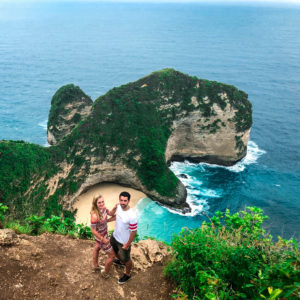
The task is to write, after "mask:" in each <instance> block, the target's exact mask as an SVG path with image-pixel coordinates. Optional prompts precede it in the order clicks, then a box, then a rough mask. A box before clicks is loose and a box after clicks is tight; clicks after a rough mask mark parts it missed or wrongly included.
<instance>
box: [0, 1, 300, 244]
mask: <svg viewBox="0 0 300 300" xmlns="http://www.w3.org/2000/svg"><path fill="white" fill-rule="evenodd" d="M165 67H172V68H175V69H178V70H180V71H182V72H185V73H188V74H190V75H195V76H198V77H199V78H206V79H210V80H217V81H221V82H225V83H228V84H233V85H235V86H237V87H238V88H240V89H242V90H244V91H246V92H247V93H248V94H249V99H250V101H251V102H252V104H253V119H254V124H253V128H252V132H251V143H250V146H249V154H248V156H247V157H246V159H245V161H243V162H241V163H240V164H239V165H237V166H234V168H223V167H218V166H209V165H205V164H200V165H193V164H189V163H185V164H178V163H175V164H173V165H172V169H173V170H174V172H175V173H176V174H178V175H179V174H182V173H184V174H187V175H188V178H187V179H186V180H184V184H185V185H186V186H187V187H188V192H189V194H188V202H189V203H190V204H191V206H192V208H193V210H192V213H191V214H190V215H188V216H181V215H178V214H176V213H174V212H171V211H169V210H167V209H166V208H163V207H161V206H159V205H157V204H156V203H153V202H150V203H147V201H143V202H144V203H140V204H139V231H140V234H141V235H149V236H155V237H158V238H160V239H163V240H166V241H169V240H170V237H171V236H172V234H173V233H174V232H178V231H179V230H180V228H181V227H183V226H187V227H197V226H199V225H200V224H201V222H202V221H203V220H204V219H205V218H206V217H205V216H204V215H203V212H205V213H207V214H208V215H211V214H213V213H214V212H215V211H216V210H224V209H225V208H229V209H230V210H232V211H237V210H239V209H242V208H244V207H245V206H247V205H256V206H259V207H261V208H262V209H263V210H264V212H265V214H267V215H269V216H270V220H269V221H268V222H267V223H266V228H267V230H269V231H270V232H271V233H272V234H273V235H275V236H276V235H278V234H280V235H283V236H284V237H291V236H295V237H297V238H298V239H300V199H299V190H300V189H299V182H300V150H299V149H300V131H299V120H300V118H299V116H300V105H299V102H300V6H295V7H285V6H283V5H282V6H272V5H271V4H270V5H268V6H267V5H265V6H256V5H208V4H150V3H148V4H136V3H131V4H124V3H123V4H118V3H110V4H109V3H80V2H77V3H63V2H59V3H51V2H49V3H46V2H44V3H17V2H14V1H9V2H0V139H12V140H26V141H31V142H34V143H38V144H41V145H46V142H47V141H46V124H47V119H48V112H49V109H50V101H51V97H52V95H53V94H54V93H55V91H56V90H57V89H58V88H59V87H60V86H62V85H64V84H67V83H74V84H76V85H79V86H80V87H81V88H82V89H83V90H84V91H85V92H86V93H87V94H88V95H90V96H91V97H92V98H93V99H96V98H97V97H98V96H99V95H102V94H104V93H105V92H106V91H108V90H109V89H111V88H112V87H114V86H118V85H121V84H125V83H127V82H130V81H134V80H137V79H138V78H140V77H142V76H145V75H148V74H149V73H151V72H153V71H155V70H158V69H162V68H165Z"/></svg>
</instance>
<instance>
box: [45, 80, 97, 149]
mask: <svg viewBox="0 0 300 300" xmlns="http://www.w3.org/2000/svg"><path fill="white" fill-rule="evenodd" d="M61 95H64V97H60V96H61ZM92 104H93V101H92V99H91V98H90V97H88V96H87V95H85V94H84V93H83V92H82V91H81V89H80V88H79V87H76V86H74V85H73V84H69V85H65V86H63V87H61V88H60V89H59V90H58V91H57V92H56V93H55V95H54V96H53V97H52V100H51V110H50V113H49V119H48V126H47V137H48V143H49V144H50V145H55V144H56V143H57V142H59V141H60V140H61V139H62V138H63V137H65V136H67V135H68V134H69V133H70V132H71V131H72V130H73V128H74V127H75V126H76V125H77V124H78V123H79V122H80V121H81V120H83V119H84V118H85V117H87V116H88V115H89V114H90V112H91V108H92Z"/></svg>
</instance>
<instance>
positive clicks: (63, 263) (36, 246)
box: [0, 229, 173, 300]
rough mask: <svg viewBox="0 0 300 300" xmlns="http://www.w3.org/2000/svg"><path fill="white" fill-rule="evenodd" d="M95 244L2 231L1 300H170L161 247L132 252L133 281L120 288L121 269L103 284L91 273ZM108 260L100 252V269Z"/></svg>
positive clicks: (147, 244) (142, 245)
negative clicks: (133, 265)
mask: <svg viewBox="0 0 300 300" xmlns="http://www.w3.org/2000/svg"><path fill="white" fill-rule="evenodd" d="M93 246H94V242H93V241H89V240H78V239H72V238H71V237H68V236H62V235H54V234H48V233H46V234H43V235H40V236H28V235H16V234H15V233H14V232H13V231H11V230H9V229H3V230H0V299H1V300H2V299H5V300H6V299H45V300H46V299H130V300H133V299H138V300H140V299H141V300H143V299H170V297H171V294H172V291H173V286H172V284H171V283H170V282H168V281H167V280H166V279H165V278H164V276H163V262H164V261H165V260H166V259H167V257H168V252H167V247H166V246H165V245H164V244H162V243H160V242H157V241H153V240H145V241H140V242H139V243H137V244H133V246H132V258H133V261H134V264H135V267H134V270H133V273H132V278H131V279H130V280H129V281H128V282H127V283H126V284H124V285H119V284H118V282H117V281H118V278H119V277H121V276H122V274H123V268H122V267H116V266H112V268H111V272H110V274H111V277H110V278H109V279H104V278H102V277H101V274H100V272H95V271H94V270H93V268H92V251H93ZM104 260H105V254H104V253H102V252H100V256H99V263H100V264H102V265H103V264H104Z"/></svg>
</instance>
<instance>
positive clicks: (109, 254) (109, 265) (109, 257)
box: [105, 250, 115, 273]
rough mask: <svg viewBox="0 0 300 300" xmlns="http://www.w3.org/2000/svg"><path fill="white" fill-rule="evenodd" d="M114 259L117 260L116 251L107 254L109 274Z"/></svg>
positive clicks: (106, 263)
mask: <svg viewBox="0 0 300 300" xmlns="http://www.w3.org/2000/svg"><path fill="white" fill-rule="evenodd" d="M114 258H115V252H114V250H111V251H109V252H108V253H107V258H106V261H105V272H106V273H108V272H109V270H110V267H111V265H112V263H113V261H114Z"/></svg>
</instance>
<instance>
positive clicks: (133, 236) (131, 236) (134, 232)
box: [122, 230, 136, 250]
mask: <svg viewBox="0 0 300 300" xmlns="http://www.w3.org/2000/svg"><path fill="white" fill-rule="evenodd" d="M135 236H136V230H135V231H131V233H130V236H129V240H128V242H127V243H126V244H124V245H123V247H122V248H123V249H124V250H128V248H129V246H130V245H131V243H132V241H133V240H134V238H135Z"/></svg>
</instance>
